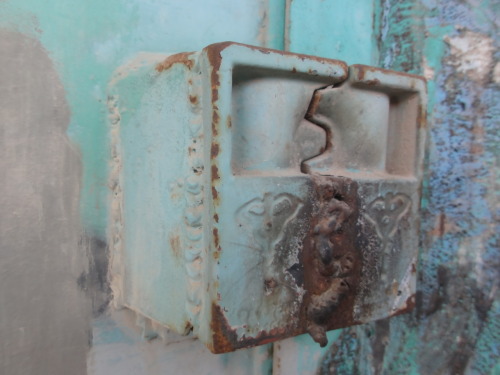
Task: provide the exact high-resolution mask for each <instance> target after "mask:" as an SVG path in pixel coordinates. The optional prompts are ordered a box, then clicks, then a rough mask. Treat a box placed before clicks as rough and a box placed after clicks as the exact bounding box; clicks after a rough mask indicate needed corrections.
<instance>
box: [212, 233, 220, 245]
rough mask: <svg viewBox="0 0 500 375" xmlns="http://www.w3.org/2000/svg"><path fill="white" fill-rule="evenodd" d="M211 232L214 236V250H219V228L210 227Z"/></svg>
mask: <svg viewBox="0 0 500 375" xmlns="http://www.w3.org/2000/svg"><path fill="white" fill-rule="evenodd" d="M212 234H213V236H214V246H215V249H216V250H220V245H219V230H218V229H217V228H214V229H212Z"/></svg>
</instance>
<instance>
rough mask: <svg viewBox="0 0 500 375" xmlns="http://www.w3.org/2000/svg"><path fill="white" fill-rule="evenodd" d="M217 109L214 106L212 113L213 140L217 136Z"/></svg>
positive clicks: (218, 117) (218, 118)
mask: <svg viewBox="0 0 500 375" xmlns="http://www.w3.org/2000/svg"><path fill="white" fill-rule="evenodd" d="M219 120H220V116H219V108H218V107H217V106H214V109H213V112H212V136H213V137H214V138H215V137H217V135H219Z"/></svg>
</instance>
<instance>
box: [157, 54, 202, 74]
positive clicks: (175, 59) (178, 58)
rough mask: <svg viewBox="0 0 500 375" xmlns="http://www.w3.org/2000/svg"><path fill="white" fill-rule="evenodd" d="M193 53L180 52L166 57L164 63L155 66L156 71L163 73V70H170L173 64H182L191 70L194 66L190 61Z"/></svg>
mask: <svg viewBox="0 0 500 375" xmlns="http://www.w3.org/2000/svg"><path fill="white" fill-rule="evenodd" d="M192 54H193V52H182V53H177V54H175V55H172V56H169V57H167V58H166V59H165V60H164V61H162V62H161V63H159V64H158V65H156V70H157V71H158V72H160V73H161V72H163V71H164V70H167V69H170V68H171V67H172V65H174V64H184V65H186V66H187V67H188V69H191V68H192V67H193V65H194V61H193V60H192V59H190V56H191V55H192Z"/></svg>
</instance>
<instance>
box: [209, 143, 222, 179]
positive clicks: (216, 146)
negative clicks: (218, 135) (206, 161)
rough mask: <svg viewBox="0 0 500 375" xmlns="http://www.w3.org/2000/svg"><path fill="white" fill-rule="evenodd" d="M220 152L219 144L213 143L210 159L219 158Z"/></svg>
mask: <svg viewBox="0 0 500 375" xmlns="http://www.w3.org/2000/svg"><path fill="white" fill-rule="evenodd" d="M219 151H220V147H219V144H218V143H216V142H213V143H212V147H211V148H210V157H211V158H212V159H215V158H216V157H217V155H219ZM213 170H214V169H213V167H212V172H213ZM212 179H213V178H212Z"/></svg>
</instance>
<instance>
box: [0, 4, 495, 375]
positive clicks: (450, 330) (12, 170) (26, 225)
mask: <svg viewBox="0 0 500 375" xmlns="http://www.w3.org/2000/svg"><path fill="white" fill-rule="evenodd" d="M499 13H500V3H499V2H498V1H496V0H446V1H438V0H360V1H356V2H354V1H348V0H322V1H320V0H293V1H292V0H254V1H250V0H210V1H206V0H190V1H175V0H163V1H159V0H128V1H125V0H107V1H97V0H90V1H86V2H82V1H77V0H65V1H57V0H45V1H37V0H3V1H0V172H1V179H0V374H6V375H11V374H20V375H29V374H41V375H45V374H47V375H58V374H270V373H274V374H426V375H427V374H430V375H433V374H500V299H499V291H498V284H499V270H500V254H499V247H500V246H499V245H500V241H499V236H500V228H499V201H498V192H499V188H498V186H499V176H498V163H499V156H500V155H499V138H500V131H499V115H500V104H499V103H500V100H499V91H500V87H499V86H500V63H499V56H500V50H499V43H500V41H499V38H498V35H499V26H500V25H499V22H500V21H499V18H498V14H499ZM225 40H232V41H236V42H241V43H247V44H252V45H259V46H264V47H269V48H275V49H283V50H289V51H292V52H299V53H307V54H314V55H320V56H324V57H331V58H337V59H340V60H345V61H346V62H348V63H349V64H355V63H362V64H369V65H374V66H379V67H383V68H388V69H394V70H399V71H403V72H408V73H416V74H420V75H424V76H425V77H426V78H427V80H428V98H429V99H428V100H429V102H428V121H427V123H428V151H427V157H426V174H425V181H424V186H423V199H422V208H421V233H420V250H421V252H420V260H419V265H418V275H419V280H418V294H417V297H418V298H417V303H416V304H417V306H416V308H415V309H414V311H413V312H412V313H410V314H406V315H402V316H398V317H395V318H391V319H388V320H382V321H378V322H374V323H370V324H365V325H362V326H357V327H352V328H347V329H343V330H337V331H333V332H330V333H329V335H328V337H329V342H330V344H329V345H328V346H327V347H326V348H324V349H320V348H319V347H318V346H317V344H315V343H313V342H312V340H311V339H310V338H309V337H307V336H299V337H297V338H292V339H287V340H283V341H281V342H279V343H276V344H274V345H267V346H263V347H258V348H253V349H245V350H240V351H237V352H235V353H231V354H225V355H213V354H211V353H210V352H209V351H208V350H207V349H206V348H205V347H204V346H203V345H201V344H200V343H199V342H197V341H195V340H184V341H181V342H177V343H172V344H169V345H165V343H163V342H161V341H160V340H154V339H153V340H148V339H146V338H144V337H143V331H144V329H145V328H144V327H141V324H143V323H142V322H141V321H140V320H139V321H138V320H136V317H135V316H134V315H133V314H131V313H130V312H128V311H126V310H120V311H116V310H115V309H113V308H112V307H111V304H110V303H109V302H110V301H111V300H112V295H111V291H110V287H109V275H108V263H109V250H108V244H107V243H106V238H107V237H106V236H107V230H108V222H109V217H108V206H109V187H108V172H109V170H108V169H109V158H110V157H109V155H110V151H109V124H108V109H107V105H106V101H107V89H108V84H109V82H110V79H111V78H112V75H113V72H114V71H115V69H117V68H118V67H119V66H121V65H123V64H124V63H126V62H127V61H129V60H131V59H133V58H134V56H136V55H137V54H138V53H140V52H148V53H174V52H183V51H194V50H200V49H201V48H203V47H204V46H206V45H208V44H210V43H214V42H220V41H225Z"/></svg>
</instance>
